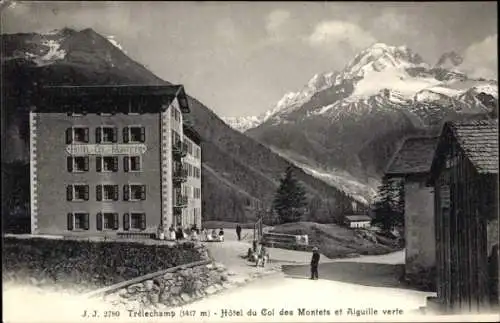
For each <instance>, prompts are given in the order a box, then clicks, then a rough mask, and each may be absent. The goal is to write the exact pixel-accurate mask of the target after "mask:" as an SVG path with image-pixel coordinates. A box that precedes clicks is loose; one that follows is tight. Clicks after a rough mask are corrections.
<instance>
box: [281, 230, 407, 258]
mask: <svg viewBox="0 0 500 323" xmlns="http://www.w3.org/2000/svg"><path fill="white" fill-rule="evenodd" d="M272 232H275V233H285V234H294V235H305V234H307V235H308V236H309V245H311V246H316V247H318V248H319V250H320V252H321V253H322V254H324V255H325V256H327V257H328V258H345V257H350V256H357V255H381V254H386V253H389V252H392V251H396V250H398V248H397V247H396V246H395V245H392V244H390V241H387V240H384V243H381V242H379V241H380V240H379V239H378V237H377V236H375V234H374V233H370V232H367V231H366V230H365V232H364V234H365V235H362V234H361V232H360V231H357V230H351V229H347V228H344V227H340V226H338V225H335V224H320V223H314V222H296V223H287V224H282V225H277V226H275V227H274V229H273V231H272ZM367 236H370V237H372V239H368V238H367ZM377 240H378V241H377Z"/></svg>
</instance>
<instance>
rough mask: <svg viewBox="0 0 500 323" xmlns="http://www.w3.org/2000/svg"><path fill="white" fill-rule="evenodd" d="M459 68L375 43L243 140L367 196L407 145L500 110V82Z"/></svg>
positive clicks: (284, 103)
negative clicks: (452, 123) (455, 122)
mask: <svg viewBox="0 0 500 323" xmlns="http://www.w3.org/2000/svg"><path fill="white" fill-rule="evenodd" d="M461 62H462V59H461V57H460V56H459V55H458V54H456V53H454V52H450V53H446V54H444V55H443V56H442V57H441V59H440V60H439V61H438V62H437V64H435V65H430V64H428V63H426V62H424V61H423V60H422V58H421V57H420V56H419V55H418V54H416V53H414V52H413V51H412V50H411V49H409V48H407V47H404V46H400V47H395V46H388V45H385V44H375V45H373V46H371V47H369V48H367V49H366V50H364V51H362V52H361V53H359V54H358V55H357V56H356V57H355V58H354V59H353V60H352V61H351V62H349V63H348V64H347V65H346V66H345V68H344V69H343V70H342V71H340V72H334V73H326V74H322V75H315V76H314V77H313V78H312V79H311V81H310V82H309V83H308V84H307V85H306V86H305V87H304V88H303V89H302V90H301V91H298V92H292V93H288V94H286V95H284V96H283V98H282V99H281V100H280V102H278V104H277V105H276V106H275V107H274V108H273V109H271V110H270V111H269V112H268V113H266V114H263V115H262V116H260V117H258V119H259V120H260V123H259V124H258V125H257V126H253V127H252V128H248V129H247V130H246V131H245V134H247V135H249V136H250V137H252V138H255V139H257V140H258V141H260V142H262V143H264V144H266V145H267V146H269V147H271V148H272V149H273V150H274V151H276V152H280V153H281V154H282V155H283V156H286V157H287V158H289V159H290V160H292V161H294V163H295V164H297V165H302V167H303V168H304V170H305V171H308V170H309V171H308V172H309V173H310V174H312V175H314V176H316V177H318V178H322V179H324V180H326V181H327V182H330V183H332V184H333V185H336V186H338V187H342V188H343V189H346V188H345V186H346V185H348V183H349V182H352V181H354V182H355V183H356V184H357V185H354V186H353V185H351V187H350V188H347V189H346V191H349V192H350V193H351V194H358V195H361V196H365V197H367V195H366V194H367V192H370V191H371V192H373V188H374V184H375V183H376V182H377V180H376V179H377V178H379V177H380V176H381V174H382V173H383V171H384V168H385V167H386V165H387V162H388V159H389V158H390V156H391V155H392V154H393V153H394V151H395V150H396V148H397V147H398V144H399V143H400V141H401V139H402V138H404V137H406V136H410V135H418V134H429V133H437V132H438V131H439V129H440V125H441V124H442V123H443V121H444V120H447V119H456V118H483V117H486V115H488V114H491V113H492V110H495V111H497V109H498V108H497V106H498V95H497V91H498V83H497V82H496V81H489V80H484V79H472V78H469V77H468V76H467V75H466V74H464V73H462V72H460V70H459V67H460V64H461ZM252 118H253V117H252ZM253 119H255V118H253ZM253 119H252V120H253ZM227 122H228V123H229V124H231V120H227ZM239 124H240V125H241V124H245V122H244V120H241V119H240V120H239ZM235 128H238V126H235ZM350 190H351V191H350Z"/></svg>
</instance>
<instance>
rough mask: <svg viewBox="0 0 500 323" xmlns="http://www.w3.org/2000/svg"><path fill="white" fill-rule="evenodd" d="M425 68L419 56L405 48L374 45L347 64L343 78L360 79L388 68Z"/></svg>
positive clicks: (381, 44) (380, 44)
mask: <svg viewBox="0 0 500 323" xmlns="http://www.w3.org/2000/svg"><path fill="white" fill-rule="evenodd" d="M418 66H423V67H426V64H425V63H424V62H423V60H422V58H421V57H420V55H418V54H416V53H414V52H413V51H411V50H410V49H409V48H408V47H406V46H389V45H386V44H383V43H376V44H374V45H372V46H370V47H368V48H366V49H365V50H363V51H361V53H359V54H358V55H356V57H354V59H353V60H352V61H351V62H350V63H349V64H347V66H346V68H345V69H344V71H343V73H342V76H343V78H361V77H364V76H365V75H366V74H367V73H370V72H372V71H376V72H380V71H383V70H385V69H388V68H389V69H390V68H405V67H418Z"/></svg>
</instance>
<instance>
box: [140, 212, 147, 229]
mask: <svg viewBox="0 0 500 323" xmlns="http://www.w3.org/2000/svg"><path fill="white" fill-rule="evenodd" d="M144 229H146V213H141V230H144Z"/></svg>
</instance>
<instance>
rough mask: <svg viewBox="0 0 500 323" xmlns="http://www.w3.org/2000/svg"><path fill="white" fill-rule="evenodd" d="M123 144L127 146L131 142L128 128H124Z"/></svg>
mask: <svg viewBox="0 0 500 323" xmlns="http://www.w3.org/2000/svg"><path fill="white" fill-rule="evenodd" d="M123 142H124V143H126V144H127V143H128V142H129V137H128V127H125V128H123Z"/></svg>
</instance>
